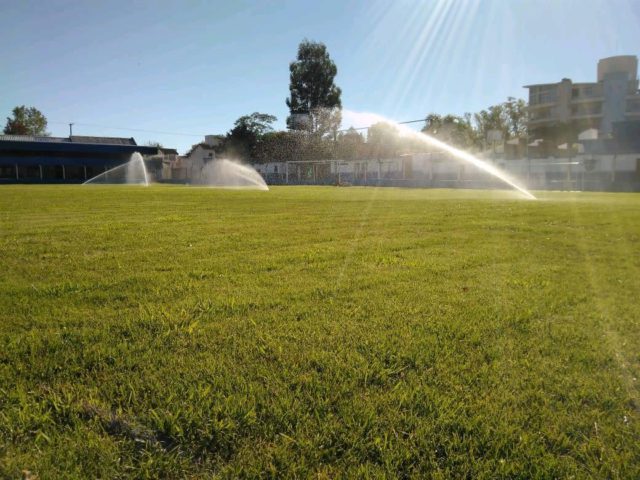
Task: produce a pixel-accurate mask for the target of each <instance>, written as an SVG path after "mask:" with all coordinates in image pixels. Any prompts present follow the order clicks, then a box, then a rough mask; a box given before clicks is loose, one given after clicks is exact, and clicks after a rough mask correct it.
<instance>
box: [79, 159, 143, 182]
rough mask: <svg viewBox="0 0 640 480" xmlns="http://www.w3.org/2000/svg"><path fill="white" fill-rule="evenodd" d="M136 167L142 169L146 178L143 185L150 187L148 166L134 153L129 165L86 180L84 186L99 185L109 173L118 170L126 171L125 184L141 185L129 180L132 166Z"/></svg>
mask: <svg viewBox="0 0 640 480" xmlns="http://www.w3.org/2000/svg"><path fill="white" fill-rule="evenodd" d="M135 165H138V166H139V167H140V169H141V170H142V176H143V178H144V182H143V185H144V186H145V187H148V186H149V175H148V174H147V167H146V165H145V163H144V158H143V157H142V155H140V153H138V152H134V153H133V154H132V155H131V159H130V160H129V161H128V162H127V163H124V164H122V165H118V166H116V167H113V168H110V169H109V170H107V171H105V172H102V173H99V174H98V175H96V176H95V177H92V178H90V179H89V180H86V181H85V182H83V183H82V184H83V185H87V184H90V183H99V182H100V181H101V180H102V179H103V177H104V178H105V179H106V178H108V176H109V173H111V172H115V171H117V170H124V171H125V181H124V183H140V182H134V181H132V179H131V178H129V175H130V174H129V172H128V170H129V169H130V168H131V167H132V166H135ZM105 183H106V182H105Z"/></svg>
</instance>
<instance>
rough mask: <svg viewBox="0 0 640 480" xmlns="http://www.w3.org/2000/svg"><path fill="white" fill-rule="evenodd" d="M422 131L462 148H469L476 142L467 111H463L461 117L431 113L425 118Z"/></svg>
mask: <svg viewBox="0 0 640 480" xmlns="http://www.w3.org/2000/svg"><path fill="white" fill-rule="evenodd" d="M422 132H423V133H426V134H428V135H430V136H432V137H434V138H437V139H438V140H440V141H442V142H445V143H448V144H449V145H452V146H454V147H458V148H462V149H471V148H473V147H474V145H475V144H476V132H475V130H474V128H473V125H472V124H471V114H469V113H465V115H464V116H463V117H460V116H458V115H445V116H442V115H438V114H436V113H431V114H429V115H427V118H425V126H424V127H423V128H422Z"/></svg>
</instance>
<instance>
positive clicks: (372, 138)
mask: <svg viewBox="0 0 640 480" xmlns="http://www.w3.org/2000/svg"><path fill="white" fill-rule="evenodd" d="M367 145H368V146H369V149H370V152H369V153H370V155H372V156H373V157H374V158H378V159H380V158H384V157H394V156H396V154H397V153H398V149H399V148H400V132H399V131H398V128H397V127H396V126H395V125H393V124H390V123H386V122H378V123H374V124H373V125H371V127H369V130H368V132H367Z"/></svg>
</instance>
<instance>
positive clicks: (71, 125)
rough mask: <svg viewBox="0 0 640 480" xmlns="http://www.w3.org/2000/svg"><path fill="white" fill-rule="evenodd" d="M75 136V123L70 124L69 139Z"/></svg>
mask: <svg viewBox="0 0 640 480" xmlns="http://www.w3.org/2000/svg"><path fill="white" fill-rule="evenodd" d="M72 136H73V123H70V124H69V137H72Z"/></svg>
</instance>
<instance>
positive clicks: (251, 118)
mask: <svg viewBox="0 0 640 480" xmlns="http://www.w3.org/2000/svg"><path fill="white" fill-rule="evenodd" d="M276 120H277V118H276V117H274V116H273V115H269V114H266V113H259V112H254V113H252V114H251V115H243V116H242V117H240V118H238V119H237V120H236V121H235V123H234V124H233V128H232V129H231V130H230V131H229V133H227V137H226V139H225V153H226V154H228V155H231V156H236V157H240V158H241V159H243V160H249V159H252V158H255V156H256V148H257V146H258V143H259V142H260V140H261V139H262V137H264V136H265V135H266V134H267V133H270V132H272V131H273V126H272V123H274V122H275V121H276Z"/></svg>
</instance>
